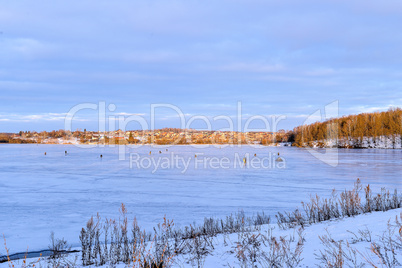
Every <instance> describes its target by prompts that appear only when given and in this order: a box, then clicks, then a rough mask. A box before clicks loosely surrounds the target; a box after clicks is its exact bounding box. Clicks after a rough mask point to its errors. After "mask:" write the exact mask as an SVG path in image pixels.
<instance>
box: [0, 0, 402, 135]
mask: <svg viewBox="0 0 402 268" xmlns="http://www.w3.org/2000/svg"><path fill="white" fill-rule="evenodd" d="M401 27H402V2H401V1H393V0H392V1H371V0H365V1H363V0H358V1H343V0H337V1H319V0H316V1H296V0H295V1H286V0H285V1H259V0H247V1H246V0H244V1H242V0H230V1H228V0H227V1H226V0H214V1H212V0H211V1H210V0H204V1H196V0H173V1H153V0H146V1H145V0H144V1H141V0H136V1H102V0H101V1H99V0H97V1H67V2H66V1H3V0H0V32H1V33H0V93H1V95H0V104H1V105H0V132H17V131H19V130H36V131H41V130H52V129H62V128H64V117H65V114H66V113H67V112H68V111H69V110H70V109H71V108H72V107H74V106H75V105H78V104H80V103H94V104H98V103H99V102H106V104H114V105H115V106H116V109H115V111H114V112H110V113H109V115H129V114H137V115H139V116H142V117H144V118H145V119H146V120H149V114H150V105H151V104H155V103H168V104H172V105H175V106H177V107H179V108H180V109H181V110H182V111H183V113H185V115H186V118H191V117H192V116H195V115H203V116H207V117H208V118H212V117H214V116H219V115H225V116H231V117H234V116H235V115H236V113H237V112H236V107H237V103H238V102H239V101H240V102H241V103H242V114H243V121H242V122H243V123H244V121H245V120H246V119H247V118H248V117H250V116H253V115H262V116H265V117H267V118H270V117H271V116H274V115H275V116H280V115H284V116H286V119H285V120H282V121H281V123H280V125H279V127H280V128H284V129H292V128H293V127H294V126H296V125H299V124H302V123H303V122H304V120H305V119H306V117H307V116H308V115H310V114H312V113H314V112H315V111H316V110H317V109H323V107H324V106H325V105H326V104H328V103H331V102H333V101H338V102H339V115H347V114H356V113H361V112H371V111H382V110H387V109H388V108H389V107H401V106H402V87H401V86H402V85H401V84H402V79H401V78H402V49H401V48H402V31H401ZM75 118H76V121H74V124H73V128H87V129H91V130H97V126H98V124H97V120H96V119H97V112H96V111H92V110H85V111H81V112H80V113H78V114H77V116H76V117H75ZM255 125H256V126H257V125H258V123H256V124H255ZM169 126H171V127H178V119H177V116H176V115H175V113H174V112H173V111H168V110H166V109H165V110H163V109H162V110H159V111H158V117H157V119H156V127H169ZM191 126H192V127H194V128H197V127H203V126H204V124H203V123H202V122H199V121H197V120H196V121H194V124H193V125H191ZM131 127H132V128H136V126H135V124H133V125H132V126H131ZM212 127H213V128H214V129H219V128H221V127H225V126H224V124H223V123H222V124H219V123H216V124H213V126H212Z"/></svg>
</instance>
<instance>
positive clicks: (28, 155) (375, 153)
mask: <svg viewBox="0 0 402 268" xmlns="http://www.w3.org/2000/svg"><path fill="white" fill-rule="evenodd" d="M167 148H168V151H166V147H163V146H157V147H150V146H142V147H140V148H137V149H134V148H130V149H128V148H126V150H127V152H126V153H125V154H124V156H125V158H126V159H125V160H119V148H118V147H114V148H109V147H105V148H78V147H75V146H73V145H9V144H7V145H0V189H1V192H0V234H3V233H4V235H5V236H6V239H7V245H8V247H9V248H10V249H11V250H10V253H13V252H19V251H25V250H26V249H27V247H29V250H39V249H46V248H47V246H48V244H49V239H48V237H49V234H50V232H51V231H54V232H55V236H56V237H60V238H61V237H64V238H65V239H66V240H67V241H68V242H69V243H70V244H72V245H73V246H79V239H78V235H79V232H80V230H81V228H82V227H84V226H85V224H86V222H87V220H88V219H89V218H90V217H91V215H96V213H97V212H99V213H100V215H101V216H102V217H115V218H116V217H118V209H119V207H120V204H121V203H124V204H125V205H126V207H127V209H128V212H129V219H130V220H131V219H132V218H134V216H136V217H137V219H138V221H139V224H140V226H141V227H142V228H148V229H149V228H151V227H152V226H154V225H155V224H157V223H159V222H161V219H162V217H163V216H164V215H165V214H166V215H167V217H168V218H170V219H174V222H175V224H176V225H179V226H180V225H187V224H192V223H193V222H201V221H202V220H203V218H204V217H206V216H216V217H224V216H226V215H229V214H230V213H232V212H236V211H238V210H240V209H242V210H244V211H245V212H246V213H248V214H252V213H255V212H261V211H264V212H265V213H267V214H269V215H274V214H275V213H276V212H278V211H281V212H282V211H285V210H291V209H294V208H295V207H296V206H299V205H300V202H301V201H305V200H307V199H308V198H309V194H310V193H312V194H315V193H318V194H319V195H322V196H328V195H329V194H330V192H331V190H332V189H334V188H335V189H336V190H340V191H341V190H344V189H345V188H346V189H351V188H352V187H353V183H354V182H355V180H356V179H357V178H360V179H361V181H362V183H363V184H364V185H365V184H370V185H372V186H373V188H374V189H377V190H378V189H379V188H380V187H387V188H389V189H392V190H393V189H394V188H397V189H398V190H399V191H402V165H401V164H402V151H401V150H381V149H365V150H358V149H353V150H347V149H341V150H338V153H339V165H338V166H337V167H331V166H329V165H327V164H325V163H323V162H321V161H320V160H318V159H316V158H315V157H313V156H312V155H311V154H309V153H308V152H306V150H304V149H299V148H293V147H259V148H253V147H249V146H242V147H240V148H239V147H226V148H219V147H217V148H215V147H212V146H210V147H209V148H199V147H194V146H173V147H167ZM120 150H121V147H120ZM65 151H67V152H68V154H67V155H65V153H64V152H65ZM150 151H151V155H149V152H150ZM159 151H161V153H159ZM45 152H46V155H45V154H44V153H45ZM278 152H279V153H280V156H281V157H282V158H283V159H284V160H285V161H284V162H275V161H274V159H275V158H276V157H277V154H278ZM130 153H133V155H131V161H130V157H129V156H130ZM101 154H102V156H103V157H102V158H100V155H101ZM246 154H249V156H248V157H247V159H248V161H247V165H249V167H245V168H244V167H243V157H244V156H245V155H246ZM254 154H256V155H257V156H256V157H254ZM195 155H197V158H195ZM208 159H209V160H208ZM253 159H254V160H253ZM183 161H184V162H183ZM186 161H189V162H186ZM253 161H254V162H253ZM130 162H131V165H132V166H131V167H130ZM184 163H186V164H188V167H187V169H185V168H184V167H185V165H184ZM155 164H159V165H158V166H156V165H155ZM251 164H253V165H254V168H253V167H251V166H250V165H251ZM219 165H221V167H220V168H216V167H219ZM147 166H149V167H148V168H146V167H147ZM156 167H157V168H156ZM4 253H5V250H4V249H3V247H0V255H3V254H4Z"/></svg>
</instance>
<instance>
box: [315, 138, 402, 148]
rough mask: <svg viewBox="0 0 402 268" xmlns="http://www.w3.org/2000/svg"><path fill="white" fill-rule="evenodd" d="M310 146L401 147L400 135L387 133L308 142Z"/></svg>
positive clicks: (401, 139)
mask: <svg viewBox="0 0 402 268" xmlns="http://www.w3.org/2000/svg"><path fill="white" fill-rule="evenodd" d="M310 145H311V146H312V147H330V148H363V149H402V136H401V135H389V136H378V137H363V138H342V139H339V140H335V139H327V140H324V141H313V142H310Z"/></svg>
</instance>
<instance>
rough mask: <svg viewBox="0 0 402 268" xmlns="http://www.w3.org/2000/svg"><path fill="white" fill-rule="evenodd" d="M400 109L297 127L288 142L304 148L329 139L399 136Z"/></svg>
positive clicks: (400, 124)
mask: <svg viewBox="0 0 402 268" xmlns="http://www.w3.org/2000/svg"><path fill="white" fill-rule="evenodd" d="M401 135H402V109H401V108H391V109H389V110H388V111H385V112H373V113H362V114H358V115H348V116H343V117H340V118H334V119H330V120H327V121H325V122H316V123H313V124H310V125H303V126H298V127H296V128H294V129H293V131H292V135H290V139H291V140H290V141H294V145H296V146H305V145H306V144H309V143H311V142H314V141H323V140H325V139H329V138H336V137H337V138H338V139H355V140H360V141H361V140H362V139H363V137H373V138H376V137H381V136H399V137H400V136H401Z"/></svg>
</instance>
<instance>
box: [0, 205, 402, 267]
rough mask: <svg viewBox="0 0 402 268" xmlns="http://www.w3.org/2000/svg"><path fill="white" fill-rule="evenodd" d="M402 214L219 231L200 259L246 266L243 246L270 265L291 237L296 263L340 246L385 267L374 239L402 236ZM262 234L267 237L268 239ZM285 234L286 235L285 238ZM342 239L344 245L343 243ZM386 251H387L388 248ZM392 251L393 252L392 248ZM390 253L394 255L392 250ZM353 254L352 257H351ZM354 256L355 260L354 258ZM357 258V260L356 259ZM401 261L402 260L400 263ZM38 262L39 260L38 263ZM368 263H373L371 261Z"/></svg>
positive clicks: (313, 261)
mask: <svg viewBox="0 0 402 268" xmlns="http://www.w3.org/2000/svg"><path fill="white" fill-rule="evenodd" d="M401 217H402V209H401V208H399V209H394V210H390V211H387V212H373V213H369V214H363V215H358V216H356V217H350V218H343V219H338V220H333V221H327V222H323V223H318V224H313V225H310V226H307V227H305V229H304V231H303V232H302V238H303V239H299V234H298V231H297V229H288V230H281V229H279V228H278V226H277V225H276V224H269V225H264V226H262V228H261V231H258V232H252V233H247V232H240V233H235V234H230V235H218V236H216V237H214V238H212V239H211V246H209V247H208V249H207V251H208V253H206V254H205V255H203V256H202V257H201V259H200V263H201V264H202V266H201V267H245V266H244V265H245V264H246V263H245V262H243V261H240V260H239V258H238V256H239V255H240V254H241V249H244V255H245V256H250V258H252V257H251V255H250V253H255V255H254V258H255V260H256V261H257V262H256V263H255V265H257V267H270V266H268V261H267V258H264V257H263V255H265V256H268V257H269V256H271V257H272V256H273V257H275V256H276V255H275V254H277V253H278V252H276V253H275V252H273V251H274V250H275V249H274V248H272V247H270V245H271V246H272V244H271V243H270V241H273V239H274V238H275V241H277V242H278V244H281V242H280V241H289V249H290V251H292V250H294V249H295V247H296V246H297V244H298V243H300V242H301V244H300V245H299V247H300V249H301V252H300V256H299V257H298V259H300V263H299V264H298V265H297V266H294V267H316V266H322V267H328V266H326V265H324V264H323V263H322V262H323V260H322V259H320V258H322V256H323V254H324V255H325V254H326V255H327V256H330V255H331V252H332V250H335V252H336V253H338V252H339V250H340V249H341V250H342V252H343V254H344V255H343V257H342V261H343V263H344V267H349V266H348V265H349V264H351V265H356V266H353V267H361V265H362V264H363V263H366V265H367V264H368V262H370V261H371V262H372V263H373V264H376V265H378V267H381V266H382V265H381V263H380V259H379V257H378V256H376V255H375V254H374V253H373V251H372V250H371V247H372V243H373V242H374V243H378V245H382V237H383V235H384V234H385V237H386V238H389V237H390V235H389V232H390V231H391V232H392V231H393V233H391V237H396V238H397V237H398V236H399V237H401V235H400V234H399V233H400V232H401V230H398V228H400V226H398V225H396V224H395V221H396V219H398V220H399V222H401V220H402V218H401ZM395 228H396V229H395ZM398 232H399V233H398ZM262 237H265V238H266V239H265V240H264V239H263V238H262ZM320 237H321V239H320ZM245 238H246V239H245ZM281 238H283V239H282V240H281ZM247 239H248V240H247ZM252 239H255V241H260V240H261V241H265V245H264V243H260V245H258V247H259V249H257V248H256V247H253V246H252V244H253V243H252V242H250V244H248V245H245V243H244V241H245V240H247V241H252ZM326 239H327V241H333V242H330V243H332V248H331V247H325V246H324V245H323V241H325V240H326ZM339 242H340V245H341V248H340V247H339ZM399 242H402V241H399ZM394 246H395V244H394ZM400 246H401V244H399V246H398V245H396V246H395V248H394V249H395V251H394V253H395V255H394V257H395V261H396V262H395V263H394V266H392V267H402V266H401V263H402V248H401V247H400ZM353 252H354V253H353ZM382 253H383V254H384V252H382ZM248 254H249V255H248ZM388 254H390V253H389V252H388ZM76 256H77V261H76V265H77V266H81V263H80V260H79V258H80V254H71V255H70V256H69V257H68V258H67V259H69V260H70V261H72V260H75V258H76ZM390 256H392V254H391V255H390ZM349 257H352V258H351V259H348V258H349ZM354 257H355V260H352V259H353V258H354ZM173 260H174V261H173V264H172V267H194V266H195V267H197V256H195V255H191V254H186V255H178V256H176V257H174V259H173ZM190 260H192V261H190ZM281 260H283V259H281ZM30 261H37V258H33V259H28V262H30ZM353 261H354V262H355V264H353V263H352V262H353ZM397 262H399V264H398V263H397ZM40 263H41V264H42V266H45V265H46V260H44V259H43V260H41V262H40ZM247 264H248V266H247V267H251V266H250V264H251V263H250V262H248V263H247ZM281 264H282V265H283V267H289V266H287V265H286V264H285V263H281ZM14 265H15V267H20V266H22V265H23V261H22V260H20V261H14ZM38 265H39V264H37V265H36V266H38ZM106 266H107V265H105V267H106ZM3 267H4V268H5V267H9V264H8V263H2V264H0V268H3ZM117 267H126V265H125V264H122V263H120V264H118V265H117ZM279 267H281V266H279ZM366 267H371V265H367V266H366Z"/></svg>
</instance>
